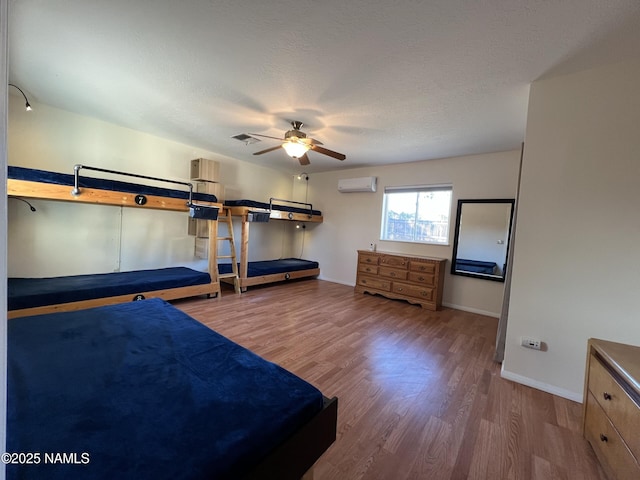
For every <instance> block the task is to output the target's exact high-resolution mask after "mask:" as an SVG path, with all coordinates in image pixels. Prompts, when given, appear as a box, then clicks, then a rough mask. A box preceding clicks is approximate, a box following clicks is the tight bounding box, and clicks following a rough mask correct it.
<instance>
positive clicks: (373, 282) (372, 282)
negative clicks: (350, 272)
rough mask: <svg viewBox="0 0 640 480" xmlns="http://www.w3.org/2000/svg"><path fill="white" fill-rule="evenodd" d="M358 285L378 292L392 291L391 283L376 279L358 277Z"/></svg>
mask: <svg viewBox="0 0 640 480" xmlns="http://www.w3.org/2000/svg"><path fill="white" fill-rule="evenodd" d="M358 285H360V286H362V287H369V288H375V289H377V290H384V291H385V292H390V291H391V281H389V280H383V279H380V278H375V277H365V276H362V277H358Z"/></svg>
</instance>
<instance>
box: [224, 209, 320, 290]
mask: <svg viewBox="0 0 640 480" xmlns="http://www.w3.org/2000/svg"><path fill="white" fill-rule="evenodd" d="M224 209H225V211H226V214H228V215H231V216H233V217H240V218H241V219H242V228H241V243H240V246H241V248H240V261H239V262H238V274H239V283H240V289H241V291H246V290H247V287H251V286H255V285H263V284H267V283H274V282H281V281H285V280H293V279H301V278H310V277H317V276H318V275H319V274H320V267H319V265H318V262H314V261H310V260H304V259H299V258H284V259H278V260H263V261H258V262H249V261H248V257H249V226H250V224H251V223H253V222H268V221H270V220H284V221H292V222H311V223H322V221H323V217H322V212H321V211H319V210H314V209H313V206H312V205H311V204H310V203H302V202H295V201H292V200H283V199H278V198H271V199H269V203H265V202H259V201H255V200H246V199H245V200H225V201H224ZM218 270H219V273H221V274H228V273H229V272H231V270H232V268H231V265H230V264H220V265H219V266H218ZM222 281H225V282H232V281H233V279H231V278H224V279H223V280H222Z"/></svg>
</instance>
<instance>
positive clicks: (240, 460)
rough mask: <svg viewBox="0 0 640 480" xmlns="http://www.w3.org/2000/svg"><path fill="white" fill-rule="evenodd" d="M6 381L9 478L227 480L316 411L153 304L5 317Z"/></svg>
mask: <svg viewBox="0 0 640 480" xmlns="http://www.w3.org/2000/svg"><path fill="white" fill-rule="evenodd" d="M7 375H8V384H7V388H8V408H7V452H38V453H39V454H40V455H41V456H40V463H39V464H37V465H7V478H8V479H10V480H17V479H45V478H46V479H48V480H57V479H65V480H66V479H71V478H82V479H86V480H99V479H109V480H112V479H116V478H126V479H134V478H135V479H154V480H156V479H171V480H176V479H214V478H216V479H218V478H233V479H235V478H239V477H241V476H242V475H243V473H245V472H246V471H248V470H249V469H250V468H252V466H254V465H255V464H256V463H258V462H259V461H260V460H261V459H262V458H263V457H264V456H265V455H266V454H267V453H268V452H269V451H270V450H271V449H272V448H273V447H274V446H276V445H278V444H280V443H281V442H282V441H283V440H284V439H286V438H287V437H289V436H290V435H291V434H292V433H293V432H294V431H296V430H297V429H298V427H299V426H301V425H302V424H303V423H305V422H307V421H309V419H311V417H313V416H314V415H315V414H316V413H317V412H318V411H320V410H321V409H322V404H323V397H322V394H321V392H320V391H319V390H317V389H316V388H315V387H313V386H311V385H310V384H308V383H307V382H305V381H304V380H302V379H300V378H298V377H296V376H295V375H293V374H292V373H290V372H288V371H286V370H284V369H282V368H281V367H279V366H277V365H275V364H273V363H270V362H267V361H265V360H263V359H262V358H260V357H258V356H257V355H255V354H253V353H252V352H250V351H248V350H246V349H244V348H243V347H241V346H239V345H237V344H235V343H233V342H231V341H230V340H228V339H226V338H225V337H223V336H221V335H219V334H218V333H216V332H214V331H213V330H211V329H209V328H207V327H206V326H204V325H202V324H201V323H199V322H197V321H196V320H194V319H192V318H191V317H189V316H187V315H186V314H184V313H183V312H181V311H179V310H177V309H176V308H174V307H172V306H171V305H170V304H168V303H166V302H164V301H163V300H160V299H151V300H144V301H140V302H133V303H127V304H120V305H112V306H106V307H99V308H94V309H90V310H81V311H74V312H63V313H55V314H49V315H38V316H33V317H23V318H18V319H13V320H9V322H8V369H7ZM45 453H46V454H55V453H58V454H62V453H64V454H68V455H67V457H66V458H67V460H68V461H69V462H71V463H57V464H53V463H51V462H49V461H45V460H46V459H47V457H45ZM72 454H76V455H75V456H74V455H72ZM48 458H49V460H51V459H52V458H53V459H55V458H56V457H55V456H53V457H48ZM57 458H61V457H57Z"/></svg>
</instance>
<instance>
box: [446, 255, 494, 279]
mask: <svg viewBox="0 0 640 480" xmlns="http://www.w3.org/2000/svg"><path fill="white" fill-rule="evenodd" d="M497 267H498V266H497V265H496V263H495V262H482V261H480V260H468V259H466V258H456V271H463V272H471V273H485V274H489V275H493V274H494V273H495V270H496V268H497Z"/></svg>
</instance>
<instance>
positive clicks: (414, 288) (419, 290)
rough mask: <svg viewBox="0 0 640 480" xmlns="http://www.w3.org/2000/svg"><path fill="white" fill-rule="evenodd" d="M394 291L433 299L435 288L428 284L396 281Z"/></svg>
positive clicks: (428, 299) (423, 298)
mask: <svg viewBox="0 0 640 480" xmlns="http://www.w3.org/2000/svg"><path fill="white" fill-rule="evenodd" d="M393 292H394V293H399V294H401V295H408V296H410V297H417V298H420V299H422V300H427V301H433V288H429V287H426V286H421V285H411V284H409V283H402V282H394V284H393Z"/></svg>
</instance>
